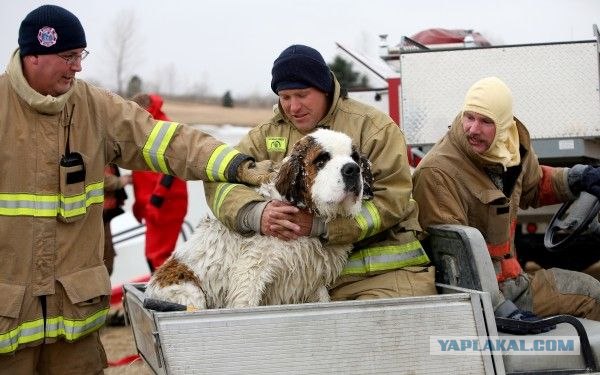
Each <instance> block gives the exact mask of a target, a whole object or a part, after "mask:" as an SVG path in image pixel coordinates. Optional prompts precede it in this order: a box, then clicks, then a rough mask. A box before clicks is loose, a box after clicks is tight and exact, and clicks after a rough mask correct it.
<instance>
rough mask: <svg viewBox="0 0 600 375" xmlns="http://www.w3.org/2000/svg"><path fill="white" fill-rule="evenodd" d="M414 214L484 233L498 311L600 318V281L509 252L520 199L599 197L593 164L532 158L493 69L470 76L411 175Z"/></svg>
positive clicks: (426, 222) (543, 201)
mask: <svg viewBox="0 0 600 375" xmlns="http://www.w3.org/2000/svg"><path fill="white" fill-rule="evenodd" d="M413 182H414V192H413V196H414V199H415V200H416V201H417V202H418V203H419V208H420V211H419V214H420V215H419V221H420V223H421V225H422V226H423V228H425V229H427V228H428V227H429V226H430V225H433V224H461V225H468V226H471V227H475V228H477V229H478V230H479V231H480V232H481V233H482V235H483V237H484V238H485V241H486V243H487V247H488V251H489V253H490V256H491V258H492V263H493V264H494V268H495V271H496V278H497V280H498V283H499V287H500V290H499V291H497V293H496V294H495V295H493V296H492V300H493V301H492V302H493V304H494V309H495V313H496V315H497V316H501V317H509V318H514V319H523V320H535V319H536V316H549V315H556V314H571V315H575V316H579V317H585V318H589V319H593V320H600V282H599V281H598V280H596V279H594V278H593V277H591V276H590V275H587V274H584V273H580V272H575V271H567V270H562V269H558V268H552V269H548V270H546V269H540V270H538V271H536V272H534V273H532V274H531V275H529V274H527V273H525V272H523V270H522V269H521V266H520V265H519V262H518V261H517V257H516V254H515V246H514V237H515V229H516V220H517V210H518V209H519V207H521V208H528V207H539V206H543V205H548V204H556V203H559V202H565V201H568V200H571V199H574V198H575V196H576V195H578V194H579V193H580V192H581V191H587V192H589V193H591V194H594V195H596V196H597V197H599V198H600V169H598V168H593V167H589V166H583V165H577V166H575V167H573V168H570V169H569V168H552V167H548V166H544V165H539V163H538V160H537V156H536V155H535V152H534V150H533V148H532V145H531V139H530V138H529V133H528V132H527V129H526V128H525V126H524V125H523V124H522V123H521V122H520V121H519V120H518V119H517V118H516V117H514V115H513V109H512V94H511V92H510V90H509V88H508V87H507V86H506V84H505V83H504V82H502V81H501V80H500V79H498V78H496V77H488V78H484V79H482V80H480V81H478V82H476V83H475V84H474V85H473V86H472V87H471V88H470V89H469V91H468V92H467V94H466V97H465V101H464V105H463V108H462V111H461V112H460V113H459V114H458V116H457V117H456V118H455V120H454V122H453V124H452V126H451V127H450V130H449V131H448V132H447V133H446V135H445V136H444V137H443V138H442V139H441V140H440V141H439V142H438V143H437V144H436V145H435V146H434V147H433V148H432V149H431V151H429V152H428V153H427V155H426V156H425V158H424V159H423V160H422V161H421V163H420V164H419V165H418V167H417V168H416V170H415V173H414V175H413Z"/></svg>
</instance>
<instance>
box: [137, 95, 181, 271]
mask: <svg viewBox="0 0 600 375" xmlns="http://www.w3.org/2000/svg"><path fill="white" fill-rule="evenodd" d="M132 100H133V101H134V102H136V103H138V104H139V105H140V106H141V107H142V108H144V109H146V110H147V111H148V112H150V114H151V115H152V117H154V118H155V119H156V120H165V121H169V118H168V117H167V115H166V114H165V113H164V112H163V111H162V105H163V99H162V98H161V97H160V96H159V95H157V94H138V95H136V96H134V97H133V98H132ZM132 178H133V193H134V195H135V202H134V203H133V215H134V216H135V218H136V219H137V220H138V221H139V222H140V223H141V222H142V220H143V221H144V222H145V223H146V243H145V254H146V260H147V261H148V266H149V267H150V271H151V272H154V270H156V269H157V268H158V267H159V266H160V265H161V264H163V263H164V262H165V260H167V258H168V257H169V256H170V255H171V253H172V252H173V250H174V249H175V245H176V244H177V238H178V237H179V233H180V231H181V225H182V224H183V219H184V218H185V214H186V213H187V206H188V192H187V185H186V183H185V181H183V180H181V179H179V178H177V177H173V176H169V175H166V174H162V173H157V172H149V171H133V172H132Z"/></svg>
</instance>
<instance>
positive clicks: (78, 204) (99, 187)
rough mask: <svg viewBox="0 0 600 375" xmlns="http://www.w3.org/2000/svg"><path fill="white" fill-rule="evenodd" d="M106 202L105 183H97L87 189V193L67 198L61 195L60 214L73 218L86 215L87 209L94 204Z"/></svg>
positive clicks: (87, 186)
mask: <svg viewBox="0 0 600 375" xmlns="http://www.w3.org/2000/svg"><path fill="white" fill-rule="evenodd" d="M102 202H104V182H103V181H102V182H96V183H92V184H89V185H86V187H85V193H83V194H78V195H73V196H70V197H65V196H63V195H62V194H61V195H60V203H61V204H60V208H59V214H60V215H62V216H63V217H73V216H77V215H83V214H85V211H86V208H87V207H89V206H90V205H92V204H94V203H102Z"/></svg>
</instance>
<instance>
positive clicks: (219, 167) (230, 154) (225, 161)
mask: <svg viewBox="0 0 600 375" xmlns="http://www.w3.org/2000/svg"><path fill="white" fill-rule="evenodd" d="M239 153H240V152H239V151H238V150H236V149H234V148H233V147H231V146H228V145H226V144H222V145H220V146H218V147H217V148H215V150H214V151H213V153H212V154H211V155H210V158H209V159H208V163H207V164H206V176H207V177H208V180H209V181H227V178H226V177H225V172H226V171H227V167H228V166H229V163H230V162H231V160H233V158H234V157H235V156H236V155H237V154H239Z"/></svg>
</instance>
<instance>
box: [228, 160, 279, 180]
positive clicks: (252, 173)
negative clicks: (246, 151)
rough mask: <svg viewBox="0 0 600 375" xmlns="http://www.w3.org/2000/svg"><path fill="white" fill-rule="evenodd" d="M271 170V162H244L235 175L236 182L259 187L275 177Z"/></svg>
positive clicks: (272, 164) (272, 166) (272, 165)
mask: <svg viewBox="0 0 600 375" xmlns="http://www.w3.org/2000/svg"><path fill="white" fill-rule="evenodd" d="M273 168H274V163H273V162H272V161H271V160H263V161H260V162H258V163H257V162H255V161H254V160H245V161H244V162H242V164H240V166H239V167H238V170H237V173H236V178H237V182H241V183H244V184H247V185H253V186H260V185H261V184H263V183H267V182H269V181H270V180H271V179H272V178H274V177H275V172H274V169H273Z"/></svg>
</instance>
